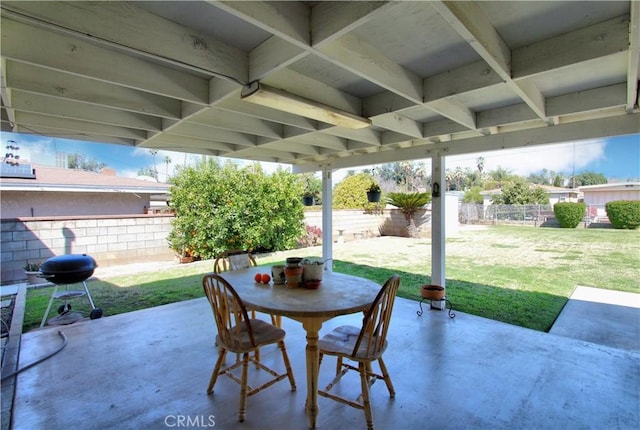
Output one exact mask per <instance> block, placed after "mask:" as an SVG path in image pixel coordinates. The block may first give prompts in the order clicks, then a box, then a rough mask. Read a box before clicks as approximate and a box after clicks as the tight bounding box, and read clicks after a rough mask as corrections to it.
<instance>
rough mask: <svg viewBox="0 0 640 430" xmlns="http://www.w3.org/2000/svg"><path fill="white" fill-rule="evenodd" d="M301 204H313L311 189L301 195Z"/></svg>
mask: <svg viewBox="0 0 640 430" xmlns="http://www.w3.org/2000/svg"><path fill="white" fill-rule="evenodd" d="M302 204H303V205H305V206H313V205H314V204H315V198H314V197H313V193H312V192H311V191H306V192H305V193H304V194H303V195H302Z"/></svg>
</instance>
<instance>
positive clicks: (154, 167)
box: [149, 149, 158, 181]
mask: <svg viewBox="0 0 640 430" xmlns="http://www.w3.org/2000/svg"><path fill="white" fill-rule="evenodd" d="M149 152H151V155H152V156H153V172H154V174H153V175H152V177H154V178H156V181H157V180H158V165H157V164H156V155H158V150H157V149H150V150H149Z"/></svg>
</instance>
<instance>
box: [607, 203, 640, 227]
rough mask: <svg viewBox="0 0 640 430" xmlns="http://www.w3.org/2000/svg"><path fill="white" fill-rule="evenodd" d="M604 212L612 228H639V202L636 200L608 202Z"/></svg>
mask: <svg viewBox="0 0 640 430" xmlns="http://www.w3.org/2000/svg"><path fill="white" fill-rule="evenodd" d="M605 210H606V211H607V217H608V218H609V221H611V225H613V227H614V228H626V229H629V230H632V229H635V228H638V227H639V226H640V201H638V200H616V201H613V202H608V203H607V204H606V205H605Z"/></svg>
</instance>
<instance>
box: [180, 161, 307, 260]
mask: <svg viewBox="0 0 640 430" xmlns="http://www.w3.org/2000/svg"><path fill="white" fill-rule="evenodd" d="M170 193H171V203H170V204H171V207H172V208H173V210H174V212H175V215H176V218H175V219H174V220H173V229H172V231H171V233H170V235H169V242H170V246H171V248H172V249H174V250H175V251H176V252H177V253H182V252H184V251H185V250H187V252H189V254H191V255H193V256H195V257H200V258H213V257H215V256H216V255H217V254H219V253H221V252H222V251H225V250H229V249H242V250H255V249H261V250H285V249H290V248H293V247H295V245H296V241H297V239H298V238H299V237H300V236H301V235H302V234H304V213H303V207H302V202H301V201H300V195H301V194H302V182H301V181H300V180H299V178H298V177H297V176H296V175H294V174H292V173H290V172H287V171H284V170H278V171H276V172H274V173H273V174H272V175H270V176H269V175H266V174H265V173H264V172H263V171H262V169H261V168H260V167H259V165H253V166H249V167H245V168H241V167H239V166H237V165H236V164H233V163H230V162H229V163H227V164H225V165H224V166H221V165H219V164H218V163H217V162H216V161H213V160H209V161H208V162H204V163H202V164H200V165H199V166H197V167H187V168H185V169H182V170H181V171H180V172H178V174H177V175H176V176H175V177H174V178H173V186H172V187H171V190H170Z"/></svg>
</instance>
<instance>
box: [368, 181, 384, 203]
mask: <svg viewBox="0 0 640 430" xmlns="http://www.w3.org/2000/svg"><path fill="white" fill-rule="evenodd" d="M381 194H382V191H381V190H380V185H378V183H377V182H375V181H374V182H371V185H369V188H367V200H368V201H369V202H370V203H376V202H379V201H380V195H381Z"/></svg>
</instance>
